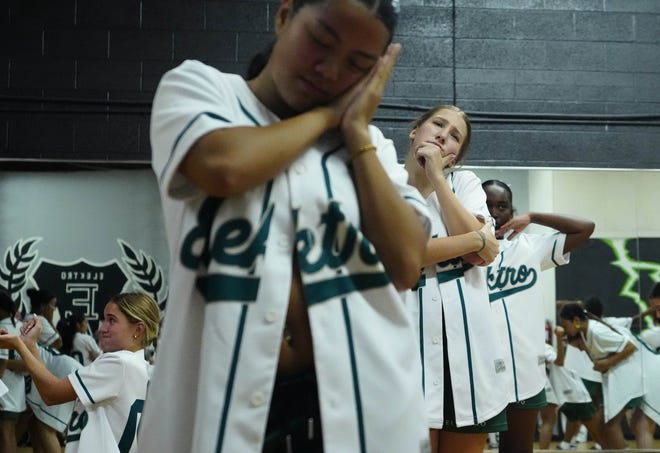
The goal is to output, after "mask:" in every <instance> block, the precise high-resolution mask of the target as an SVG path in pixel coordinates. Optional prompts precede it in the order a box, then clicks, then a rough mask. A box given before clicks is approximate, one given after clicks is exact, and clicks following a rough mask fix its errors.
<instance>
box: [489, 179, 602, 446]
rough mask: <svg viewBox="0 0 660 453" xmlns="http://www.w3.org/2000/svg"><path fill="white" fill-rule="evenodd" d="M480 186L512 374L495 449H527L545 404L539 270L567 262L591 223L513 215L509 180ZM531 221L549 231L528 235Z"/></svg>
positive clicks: (497, 310)
mask: <svg viewBox="0 0 660 453" xmlns="http://www.w3.org/2000/svg"><path fill="white" fill-rule="evenodd" d="M482 187H483V189H484V191H485V192H486V204H487V206H488V212H489V213H490V215H491V216H492V218H493V219H494V220H495V227H496V231H495V235H496V236H497V238H498V239H499V240H500V241H499V244H500V254H499V255H498V257H497V258H496V259H495V261H494V262H493V263H492V264H491V265H490V266H488V272H487V273H488V293H489V299H490V307H491V309H492V311H493V313H494V315H495V318H494V319H495V323H496V325H497V329H498V330H499V331H501V332H502V333H503V334H504V335H503V338H505V339H506V348H507V350H508V351H507V354H506V356H505V359H506V370H507V373H508V374H509V375H510V379H509V383H510V387H509V389H508V390H509V392H510V394H511V401H510V404H509V405H508V406H507V410H506V415H507V422H508V426H509V429H508V430H507V431H506V432H503V433H500V443H499V451H500V452H503V453H531V452H532V450H533V448H534V434H535V432H536V422H537V419H538V413H539V409H541V408H543V407H545V406H546V398H545V382H546V372H545V360H544V357H545V336H544V332H545V308H544V305H543V293H542V290H541V281H540V273H541V272H542V271H544V270H546V269H552V268H554V267H556V266H560V265H564V264H567V263H568V262H569V259H570V254H569V253H570V252H571V251H572V250H574V249H575V248H576V247H578V246H579V245H581V244H584V243H585V242H586V241H587V240H588V239H589V237H590V236H591V234H592V233H593V231H594V226H595V225H594V223H593V222H591V221H589V220H584V219H579V218H576V217H571V216H565V215H558V214H551V213H538V212H530V213H527V214H522V215H519V216H515V217H514V208H513V192H512V191H511V188H510V187H509V186H508V185H507V184H505V183H504V182H502V181H498V180H489V181H485V182H484V183H483V184H482ZM530 224H537V225H542V226H545V227H548V228H551V229H552V230H549V231H548V232H544V233H542V234H531V233H528V232H526V231H524V230H525V228H527V226H529V225H530ZM589 416H590V414H581V417H584V418H588V417H589Z"/></svg>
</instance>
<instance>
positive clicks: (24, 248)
mask: <svg viewBox="0 0 660 453" xmlns="http://www.w3.org/2000/svg"><path fill="white" fill-rule="evenodd" d="M40 240H41V238H40V237H32V238H28V239H24V240H18V242H16V243H15V244H14V245H13V247H12V246H9V247H7V250H6V251H5V259H4V265H0V277H2V280H3V281H4V286H5V289H6V290H7V292H9V294H10V295H11V297H12V299H14V302H15V303H16V308H17V311H18V312H20V313H21V314H23V315H24V314H25V312H26V305H25V303H24V302H23V298H22V296H21V290H22V289H23V287H24V286H25V283H26V282H27V271H28V269H29V268H30V266H31V265H32V262H33V261H34V259H35V258H36V257H37V254H36V253H32V246H34V245H35V244H36V243H37V242H39V241H40Z"/></svg>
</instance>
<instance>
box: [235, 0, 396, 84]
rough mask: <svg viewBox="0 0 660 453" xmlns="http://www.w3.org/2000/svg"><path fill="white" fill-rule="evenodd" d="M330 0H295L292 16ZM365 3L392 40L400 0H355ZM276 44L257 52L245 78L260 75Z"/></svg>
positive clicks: (249, 78) (292, 6) (250, 78)
mask: <svg viewBox="0 0 660 453" xmlns="http://www.w3.org/2000/svg"><path fill="white" fill-rule="evenodd" d="M326 1H329V0H293V3H292V5H291V16H294V15H295V14H296V13H297V12H298V11H300V8H302V7H303V6H306V5H315V4H318V3H323V2H326ZM355 1H357V2H359V3H362V4H363V5H365V6H367V7H368V8H369V9H370V10H371V11H373V12H374V16H376V17H377V18H378V19H379V20H380V21H381V22H382V23H383V25H385V28H387V31H389V33H390V41H391V40H392V36H393V35H394V30H395V29H396V25H397V22H398V20H399V7H398V5H399V2H398V0H394V1H392V0H355ZM274 46H275V41H272V42H271V43H269V44H268V46H266V48H265V49H264V50H262V51H261V52H259V53H258V54H256V55H255V56H254V57H253V58H252V60H250V63H249V64H248V67H247V71H246V75H245V78H246V79H247V80H252V79H254V78H255V77H256V76H258V75H259V74H260V73H261V71H263V69H264V68H265V67H266V63H268V59H269V58H270V54H271V53H272V51H273V47H274Z"/></svg>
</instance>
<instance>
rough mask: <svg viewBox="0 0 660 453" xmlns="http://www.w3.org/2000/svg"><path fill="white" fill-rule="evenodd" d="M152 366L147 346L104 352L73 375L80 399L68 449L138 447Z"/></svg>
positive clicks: (127, 452)
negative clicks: (144, 347) (145, 351)
mask: <svg viewBox="0 0 660 453" xmlns="http://www.w3.org/2000/svg"><path fill="white" fill-rule="evenodd" d="M149 367H150V365H149V364H148V363H147V361H146V360H144V350H143V349H140V350H139V351H136V352H131V351H125V350H124V351H117V352H108V353H104V354H102V355H101V356H99V357H98V358H97V359H96V360H95V361H94V362H92V363H91V364H90V365H88V366H86V367H83V368H80V369H78V370H76V371H75V372H73V373H71V374H70V375H69V381H70V382H71V385H72V386H73V389H74V390H75V392H76V395H77V396H78V399H77V400H76V405H75V408H74V412H73V414H72V416H71V421H70V423H69V431H68V433H67V438H66V441H67V443H66V450H65V451H66V453H77V452H80V453H87V452H91V451H93V452H99V453H110V452H113V453H115V452H121V453H136V452H137V451H138V449H137V442H136V435H137V427H138V424H139V422H140V416H141V414H142V409H143V406H144V400H145V397H146V396H147V384H148V381H149V377H148V375H149ZM181 451H184V450H181ZM185 451H188V450H185ZM190 451H193V450H190Z"/></svg>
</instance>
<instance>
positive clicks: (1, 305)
mask: <svg viewBox="0 0 660 453" xmlns="http://www.w3.org/2000/svg"><path fill="white" fill-rule="evenodd" d="M0 310H3V311H6V312H7V314H8V315H9V317H10V318H11V322H12V324H13V325H14V326H16V321H15V320H14V315H15V314H16V303H15V302H14V299H12V298H11V295H10V294H9V292H7V290H5V289H4V288H2V287H0Z"/></svg>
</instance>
